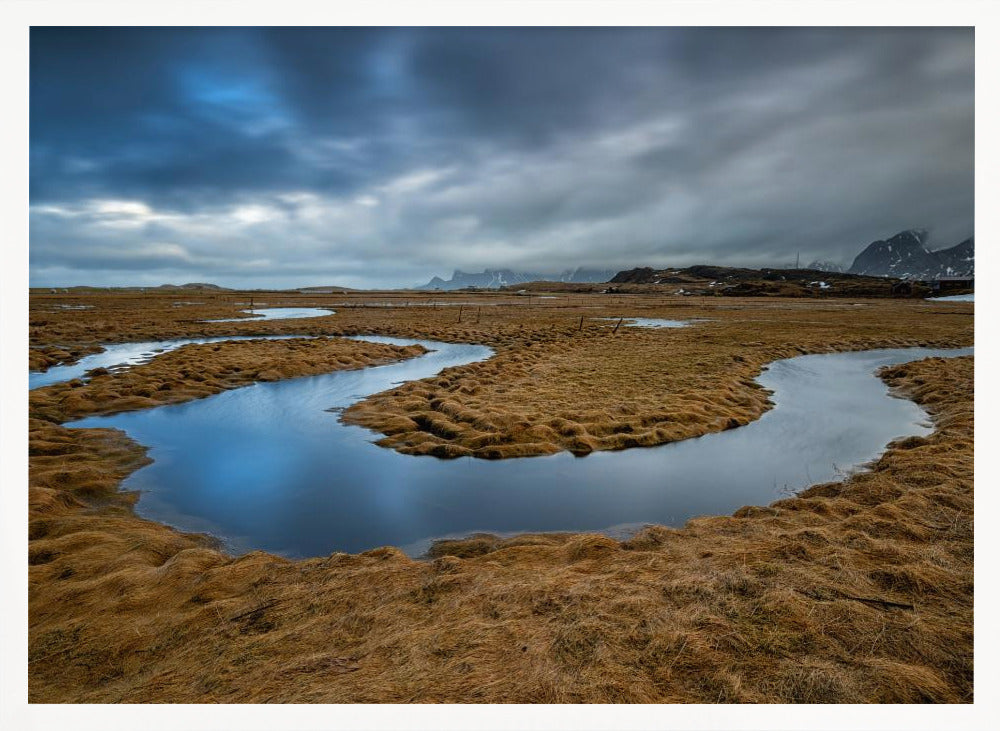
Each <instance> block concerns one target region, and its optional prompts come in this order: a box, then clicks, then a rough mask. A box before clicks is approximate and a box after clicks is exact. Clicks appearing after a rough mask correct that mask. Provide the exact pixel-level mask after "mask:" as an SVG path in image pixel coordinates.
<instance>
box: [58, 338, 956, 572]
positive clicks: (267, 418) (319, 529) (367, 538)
mask: <svg viewBox="0 0 1000 731" xmlns="http://www.w3.org/2000/svg"><path fill="white" fill-rule="evenodd" d="M359 339H364V340H373V341H377V342H388V343H398V344H409V343H414V342H420V343H421V344H423V345H424V346H425V347H428V348H433V349H434V350H433V352H431V353H428V354H426V355H424V356H421V357H419V358H414V359H411V360H408V361H404V362H401V363H395V364H391V365H385V366H378V367H374V368H367V369H364V370H361V371H341V372H338V373H331V374H327V375H321V376H312V377H307V378H298V379H292V380H287V381H278V382H274V383H258V384H255V385H253V386H249V387H246V388H241V389H237V390H234V391H227V392H224V393H221V394H218V395H216V396H212V397H209V398H206V399H200V400H198V401H193V402H189V403H186V404H179V405H174V406H165V407H160V408H156V409H149V410H146V411H137V412H130V413H125V414H116V415H113V416H108V417H94V418H88V419H84V420H81V421H78V422H75V423H73V424H71V425H70V426H74V427H117V428H120V429H124V430H125V431H126V432H128V434H129V435H130V436H132V437H133V438H134V439H136V440H137V441H138V442H139V443H140V444H144V445H147V446H149V447H150V451H149V455H150V456H151V457H152V458H153V459H154V460H155V462H154V463H153V464H151V465H149V466H148V467H145V468H143V469H141V470H139V471H137V472H135V473H133V474H132V475H131V476H130V477H129V478H128V479H127V480H126V481H125V483H124V487H125V489H129V490H140V491H141V493H142V495H141V499H140V500H139V502H138V503H137V507H136V510H137V512H138V513H139V514H140V515H142V516H143V517H146V518H150V519H153V520H158V521H161V522H164V523H168V524H170V525H174V526H176V527H178V528H181V529H184V530H196V531H206V532H210V533H213V534H214V535H216V536H219V537H220V538H222V539H223V541H224V542H225V543H226V545H227V547H228V549H229V550H231V551H233V552H236V553H240V552H244V551H247V550H250V549H263V550H267V551H271V552H275V553H280V554H284V555H287V556H291V557H301V556H322V555H327V554H329V553H331V552H333V551H349V552H357V551H363V550H367V549H370V548H373V547H377V546H383V545H395V546H402V547H405V549H406V550H407V551H409V552H410V553H411V554H412V555H419V554H421V553H422V552H423V551H425V550H426V548H427V547H428V546H429V544H430V541H431V540H432V539H434V538H438V537H442V536H456V535H468V534H470V533H474V532H479V531H482V532H490V533H520V532H526V531H532V532H533V531H601V532H603V531H605V530H608V531H611V532H614V531H613V530H612V529H609V528H608V526H623V525H635V526H641V525H644V524H648V523H658V524H664V525H673V526H680V525H683V523H684V522H685V521H686V520H688V519H689V518H691V517H694V516H697V515H706V514H709V515H718V514H727V513H731V512H732V511H733V510H735V509H737V508H739V507H740V506H742V505H747V504H755V505H766V504H768V503H770V502H772V501H774V500H776V499H780V498H782V497H785V496H788V495H790V494H792V493H793V492H795V491H797V490H800V489H802V488H804V487H806V486H807V485H810V484H814V483H817V482H824V481H829V480H833V479H840V478H841V477H842V476H843V473H842V470H844V469H849V468H852V467H854V466H857V465H861V464H864V463H866V462H868V461H869V460H871V459H873V458H875V457H876V456H878V454H880V453H881V452H882V451H883V450H884V448H885V445H886V444H887V443H888V442H890V441H892V440H893V439H896V438H899V437H902V436H908V435H924V434H928V433H929V432H930V431H931V427H930V425H929V423H928V420H927V415H926V413H925V412H924V411H923V410H922V409H920V408H919V407H918V406H917V405H916V404H915V403H913V402H912V401H909V400H906V399H898V398H892V397H890V396H889V395H888V392H887V389H886V387H885V384H883V383H882V382H881V381H880V380H879V379H878V378H876V377H875V376H874V372H875V370H876V369H877V368H879V367H880V366H882V365H888V364H893V363H901V362H906V361H910V360H914V359H918V358H924V357H928V356H932V355H963V354H971V353H972V349H971V348H969V349H963V350H950V351H949V350H933V349H925V348H912V349H897V350H876V351H867V352H861V353H836V354H827V355H810V356H801V357H798V358H792V359H789V360H783V361H777V362H775V363H773V364H771V366H770V368H768V369H767V370H766V371H765V372H764V373H763V374H762V375H761V376H760V378H759V379H758V380H759V382H760V383H761V385H763V386H764V387H766V388H768V389H771V390H773V391H774V395H773V396H772V400H773V401H774V402H775V404H776V407H775V408H774V409H772V410H771V411H769V412H767V413H766V414H764V415H763V417H762V418H760V419H759V420H757V421H755V422H752V423H751V424H749V425H747V426H745V427H741V428H738V429H732V430H729V431H725V432H721V433H718V434H709V435H705V436H703V437H700V438H697V439H688V440H685V441H682V442H675V443H673V444H666V445H662V446H659V447H652V448H646V449H630V450H626V451H621V452H595V453H593V454H591V455H590V456H588V457H585V458H576V457H573V456H572V455H570V454H568V453H560V454H556V455H552V456H547V457H534V458H529V459H510V460H501V461H485V460H478V459H473V458H464V459H457V460H439V459H435V458H433V457H413V456H407V455H402V454H399V453H397V452H394V451H392V450H388V449H383V448H380V447H377V446H375V445H374V444H372V443H371V442H372V441H374V440H375V439H376V438H378V435H375V434H373V433H372V432H369V431H367V430H365V429H361V428H359V427H354V426H347V425H344V424H342V423H340V422H339V421H338V416H337V414H336V413H330V412H329V411H328V410H329V409H331V408H334V409H337V408H343V407H346V406H348V405H350V404H351V403H353V402H355V401H357V400H358V399H360V398H362V397H364V396H366V395H368V394H372V393H376V392H379V391H382V390H385V389H387V388H390V387H391V386H392V385H393V384H395V383H398V382H400V381H407V380H413V379H417V378H425V377H429V376H432V375H434V374H436V373H438V372H439V371H441V370H442V369H443V368H446V367H449V366H454V365H460V364H463V363H468V362H472V361H477V360H484V359H486V358H488V357H489V356H490V354H491V352H490V350H489V349H488V348H485V347H483V346H475V345H455V344H446V343H437V342H428V341H413V340H402V339H398V338H385V337H364V338H359Z"/></svg>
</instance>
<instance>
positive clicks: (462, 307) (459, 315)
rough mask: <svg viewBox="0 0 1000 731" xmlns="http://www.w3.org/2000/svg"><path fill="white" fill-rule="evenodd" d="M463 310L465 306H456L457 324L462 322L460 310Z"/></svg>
mask: <svg viewBox="0 0 1000 731" xmlns="http://www.w3.org/2000/svg"><path fill="white" fill-rule="evenodd" d="M463 309H465V305H459V306H458V321H459V322H461V321H462V310H463Z"/></svg>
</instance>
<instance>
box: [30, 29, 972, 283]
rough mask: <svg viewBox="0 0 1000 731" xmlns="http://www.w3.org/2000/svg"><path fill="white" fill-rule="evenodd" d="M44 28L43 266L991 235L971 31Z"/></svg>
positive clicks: (90, 270) (306, 279)
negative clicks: (986, 224) (975, 220)
mask: <svg viewBox="0 0 1000 731" xmlns="http://www.w3.org/2000/svg"><path fill="white" fill-rule="evenodd" d="M31 46H32V47H31V196H32V211H31V266H32V280H33V282H37V283H42V284H48V283H60V282H65V281H67V278H69V279H73V278H74V277H76V279H78V280H79V281H81V282H82V281H94V280H95V279H101V280H103V281H106V282H109V283H116V282H124V281H135V280H136V277H137V276H139V275H140V274H141V275H142V277H143V281H147V282H149V283H154V282H157V281H159V280H165V279H168V278H170V277H184V278H187V277H188V275H190V276H191V277H192V278H198V279H202V280H212V279H215V280H219V281H223V280H225V281H223V283H231V284H249V285H256V284H259V285H261V286H264V285H292V284H308V283H316V282H321V281H335V280H336V281H340V282H342V283H344V284H347V285H352V284H353V285H359V286H365V285H405V284H412V283H415V282H417V281H419V280H421V279H426V278H428V277H429V276H430V275H431V274H435V273H440V274H445V273H447V271H448V270H449V269H451V268H453V267H457V268H464V269H476V268H482V267H485V266H511V267H515V268H517V267H523V268H531V269H535V270H538V269H543V270H544V269H548V270H553V271H554V270H561V269H565V268H567V267H571V266H576V265H592V266H607V267H630V266H635V265H640V264H653V265H657V264H659V265H668V264H670V265H673V264H677V265H684V264H691V263H699V262H713V263H732V264H749V265H764V264H775V263H782V262H788V261H790V260H793V259H794V258H795V255H796V254H797V253H801V256H802V257H803V259H805V260H809V259H811V258H816V257H822V258H826V259H835V260H840V261H842V262H847V261H849V259H850V258H851V256H853V254H855V253H857V251H858V250H860V248H861V247H863V246H864V245H865V244H867V243H868V242H869V241H871V240H873V239H875V238H882V237H886V236H889V235H891V234H892V233H895V232H896V231H897V230H900V229H902V228H908V227H922V228H930V229H932V231H933V233H934V236H935V239H936V242H937V243H939V244H940V245H947V244H951V243H955V242H957V241H958V240H959V239H961V238H964V237H966V236H968V235H970V234H971V233H972V206H973V34H972V31H971V30H968V29H919V28H914V29H837V28H819V29H796V28H791V29H766V28H764V29H730V28H709V29H655V28H654V29H650V28H639V29H622V28H614V29H591V28H586V29H582V28H575V29H553V28H531V29H504V28H482V29H313V28H305V29H297V28H275V29H129V28H107V29H102V28H86V29H72V28H70V29H54V28H49V29H34V30H33V31H32V36H31ZM56 279H59V282H56V281H55V280H56Z"/></svg>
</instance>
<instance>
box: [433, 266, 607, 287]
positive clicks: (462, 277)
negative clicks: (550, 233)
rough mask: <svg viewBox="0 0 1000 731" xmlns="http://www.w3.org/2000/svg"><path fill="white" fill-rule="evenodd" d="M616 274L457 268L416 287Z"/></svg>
mask: <svg viewBox="0 0 1000 731" xmlns="http://www.w3.org/2000/svg"><path fill="white" fill-rule="evenodd" d="M614 275H615V272H614V271H613V270H606V269H585V268H583V267H578V268H576V269H567V270H566V271H564V272H560V273H559V274H551V273H548V274H546V273H542V272H518V271H514V270H513V269H487V270H485V271H483V272H481V273H480V272H463V271H461V270H459V269H456V270H455V271H454V273H453V274H452V275H451V279H441V277H434V278H433V279H431V281H429V282H428V283H427V284H424V285H421V286H419V287H417V288H416V289H441V290H450V289H465V288H466V287H476V288H478V289H500V288H501V287H512V286H516V285H518V284H525V283H527V282H538V281H549V282H607V281H608V280H609V279H611V277H613V276H614Z"/></svg>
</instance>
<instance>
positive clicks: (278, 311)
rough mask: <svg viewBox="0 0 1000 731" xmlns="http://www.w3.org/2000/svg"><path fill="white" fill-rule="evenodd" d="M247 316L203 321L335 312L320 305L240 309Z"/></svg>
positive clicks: (290, 317)
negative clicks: (251, 316) (250, 316)
mask: <svg viewBox="0 0 1000 731" xmlns="http://www.w3.org/2000/svg"><path fill="white" fill-rule="evenodd" d="M242 312H245V313H247V314H248V315H253V318H249V317H229V318H226V319H224V320H204V322H248V321H252V319H253V320H300V319H304V318H306V317H324V316H326V315H334V314H336V313H335V312H334V311H333V310H328V309H325V308H322V307H263V308H261V307H257V308H255V309H253V310H242Z"/></svg>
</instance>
